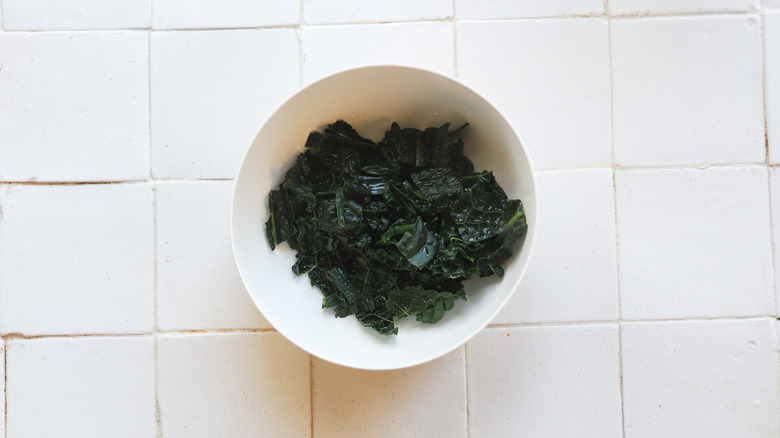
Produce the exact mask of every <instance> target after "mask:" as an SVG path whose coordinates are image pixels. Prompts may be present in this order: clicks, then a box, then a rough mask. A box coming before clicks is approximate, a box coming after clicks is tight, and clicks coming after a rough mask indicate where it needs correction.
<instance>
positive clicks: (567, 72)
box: [458, 18, 612, 169]
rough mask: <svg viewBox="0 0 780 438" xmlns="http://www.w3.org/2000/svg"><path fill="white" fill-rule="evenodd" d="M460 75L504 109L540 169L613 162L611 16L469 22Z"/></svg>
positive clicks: (464, 27) (462, 31)
mask: <svg viewBox="0 0 780 438" xmlns="http://www.w3.org/2000/svg"><path fill="white" fill-rule="evenodd" d="M528 41H533V44H529V43H527V42H528ZM507 53H511V56H507ZM458 77H459V78H460V79H461V80H463V81H464V82H466V83H468V84H470V85H472V86H473V87H475V88H476V89H477V90H478V91H480V92H481V93H483V94H485V95H486V96H487V97H488V98H490V99H491V100H492V101H493V102H494V103H495V104H496V106H498V107H499V108H500V109H501V110H502V111H504V113H505V114H506V115H507V117H508V118H509V119H510V120H511V122H512V123H513V124H514V126H515V127H516V128H517V131H518V132H519V133H520V137H521V138H522V139H523V141H524V142H525V146H526V147H527V148H528V149H529V152H530V154H531V158H532V160H533V164H534V165H535V166H536V168H537V169H539V168H542V169H544V168H554V167H568V166H590V165H599V164H609V163H611V161H612V137H611V135H612V134H611V131H610V126H611V121H610V97H609V96H610V84H609V35H608V28H607V21H606V20H604V19H598V18H588V19H576V20H571V19H568V20H567V19H558V20H522V21H505V22H475V23H463V24H461V25H460V27H459V31H458Z"/></svg>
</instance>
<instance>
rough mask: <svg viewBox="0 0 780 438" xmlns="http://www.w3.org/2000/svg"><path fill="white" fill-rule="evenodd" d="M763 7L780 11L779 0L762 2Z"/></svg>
mask: <svg viewBox="0 0 780 438" xmlns="http://www.w3.org/2000/svg"><path fill="white" fill-rule="evenodd" d="M764 7H765V8H776V9H780V0H764Z"/></svg>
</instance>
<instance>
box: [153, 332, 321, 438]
mask: <svg viewBox="0 0 780 438" xmlns="http://www.w3.org/2000/svg"><path fill="white" fill-rule="evenodd" d="M157 360H158V365H157V368H158V371H157V373H158V382H157V386H158V389H157V391H158V397H159V402H160V416H161V426H162V436H164V437H166V438H178V437H186V438H198V437H204V438H211V437H216V436H229V437H231V438H244V437H246V438H250V437H257V436H258V434H260V435H262V436H268V437H277V436H278V437H281V436H284V437H290V438H295V437H310V436H311V417H310V415H311V405H310V376H309V366H310V363H309V362H310V359H309V355H308V354H306V353H304V352H303V351H302V350H300V349H298V348H297V347H295V346H294V345H293V344H291V343H290V342H288V341H287V340H286V339H284V338H283V337H282V336H281V335H279V334H277V333H235V334H207V335H187V336H161V337H160V338H159V340H158V346H157Z"/></svg>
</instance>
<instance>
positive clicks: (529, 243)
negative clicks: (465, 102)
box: [229, 63, 540, 371]
mask: <svg viewBox="0 0 780 438" xmlns="http://www.w3.org/2000/svg"><path fill="white" fill-rule="evenodd" d="M383 68H399V69H407V70H416V71H419V72H423V73H426V74H429V75H433V76H438V77H439V78H441V79H444V80H446V81H450V82H453V83H455V84H456V85H459V86H461V87H463V88H465V89H466V90H467V91H469V92H471V93H473V94H474V95H475V96H477V97H478V98H479V99H481V100H482V101H483V102H485V103H486V104H487V105H488V106H489V107H490V108H491V109H493V110H494V111H495V112H496V114H498V115H499V117H501V118H502V119H503V121H504V122H505V123H506V124H507V126H508V127H509V129H511V131H512V134H513V135H514V136H515V137H516V138H517V140H518V142H519V144H520V147H521V148H522V150H523V153H524V155H525V159H526V162H527V163H528V167H529V169H530V172H529V178H530V179H531V185H532V190H531V192H532V193H533V197H534V207H535V208H534V211H533V214H532V216H530V217H528V221H529V222H531V223H533V224H534V232H533V233H526V240H525V241H524V242H523V251H526V252H527V254H528V257H527V259H526V262H525V264H524V265H523V266H522V267H521V269H520V273H519V275H518V277H517V280H516V281H515V283H514V284H512V285H511V287H510V291H509V293H508V294H507V296H506V297H505V298H504V300H503V301H502V302H501V304H500V305H499V306H497V307H496V309H495V310H494V311H493V312H492V313H491V315H490V317H489V318H486V319H485V321H484V322H483V323H481V324H480V325H479V326H477V327H476V328H475V329H474V330H473V331H472V332H471V333H469V334H468V336H465V337H464V338H463V339H462V340H461V341H460V342H458V343H457V344H455V345H453V346H452V347H451V348H449V349H447V350H444V351H442V352H440V353H438V354H435V355H431V356H430V357H427V358H425V359H423V360H417V361H414V362H410V363H407V364H403V365H394V366H381V365H380V366H374V367H366V366H356V365H353V364H350V363H347V362H345V361H339V360H334V359H332V358H324V357H321V356H319V355H317V354H314V353H312V352H310V351H309V350H307V349H306V348H304V347H303V346H301V345H299V344H298V343H297V342H295V341H294V340H292V339H290V338H289V337H287V336H286V335H285V334H284V333H282V332H281V331H279V330H278V329H277V328H276V325H274V324H273V322H272V321H271V320H270V319H269V318H268V317H267V316H266V315H265V314H264V313H263V311H262V310H261V309H260V306H258V303H257V301H256V300H255V297H254V296H253V295H252V293H251V292H250V291H249V287H248V286H247V284H246V281H245V280H244V273H243V272H242V268H241V264H240V263H239V260H238V254H237V252H236V240H235V238H236V235H235V227H234V223H235V222H234V217H233V216H234V214H235V204H236V197H237V193H238V190H237V189H238V181H239V177H240V176H241V170H242V169H243V167H244V164H245V162H246V159H247V157H248V155H249V153H250V152H251V151H252V146H253V145H254V142H255V141H256V140H257V137H258V136H259V135H260V133H261V132H262V130H263V129H264V128H265V126H266V125H267V124H268V122H269V121H270V120H271V119H272V118H273V117H274V116H275V115H276V113H277V112H278V111H279V110H280V109H281V108H282V107H284V106H285V105H287V104H288V103H289V102H290V101H291V100H293V99H295V98H296V97H298V96H299V95H300V94H303V93H304V92H306V91H308V89H309V88H312V87H314V86H315V85H317V84H319V83H320V82H324V81H327V80H329V79H330V78H332V77H334V76H338V75H342V74H345V73H351V72H353V71H356V70H372V69H383ZM536 172H537V171H536V170H535V167H534V165H533V161H532V159H531V156H530V154H529V152H528V148H527V147H526V145H525V142H524V141H523V139H522V137H521V136H520V134H519V133H518V132H517V129H516V128H515V126H514V124H513V123H512V122H511V119H510V118H509V117H507V115H506V114H505V113H504V112H503V111H502V110H501V109H500V108H498V107H497V106H496V105H495V104H494V103H493V102H492V101H491V100H490V99H488V98H487V97H485V96H484V95H483V94H482V93H481V92H479V91H478V90H475V89H474V88H473V87H471V86H470V85H468V84H466V83H464V82H462V81H461V80H459V79H458V78H455V77H452V76H448V75H446V74H444V73H441V72H438V71H434V70H431V69H428V68H424V67H418V66H415V65H410V64H403V63H368V64H362V65H358V66H351V67H347V68H343V69H340V70H336V71H334V72H332V73H329V74H326V75H323V76H321V77H319V78H317V79H315V80H313V81H311V82H309V83H308V84H305V85H302V86H301V87H299V88H298V89H297V90H295V91H294V92H293V93H291V94H290V95H289V96H287V98H285V99H284V100H282V101H281V102H280V103H279V104H278V105H276V106H275V107H274V109H273V110H272V111H271V112H269V113H268V115H267V116H266V117H265V118H264V119H263V121H262V123H261V124H260V125H259V128H258V129H257V131H256V133H255V135H254V136H253V137H252V141H251V142H250V143H249V147H247V148H246V150H245V151H244V153H243V154H242V157H241V160H240V161H239V164H238V169H237V171H236V172H235V173H234V175H235V176H234V177H233V193H232V196H231V199H230V217H229V221H230V225H229V232H230V248H231V252H232V254H233V262H234V263H235V266H236V269H237V271H238V274H239V277H240V278H241V284H242V285H243V286H244V290H245V291H246V293H247V294H248V295H249V298H250V300H252V304H253V305H254V306H255V308H256V309H257V310H258V311H259V312H260V313H261V314H262V315H263V318H264V319H265V320H266V321H267V322H268V324H269V325H270V326H271V327H272V329H273V331H275V332H277V333H279V334H280V335H282V336H283V337H284V338H285V339H287V340H288V341H289V342H291V343H292V344H294V345H295V346H296V347H298V348H300V349H301V350H303V351H305V352H306V353H307V354H310V355H311V356H313V357H317V358H318V359H320V360H324V361H326V362H329V363H333V364H336V365H340V366H344V367H347V368H353V369H360V370H372V371H389V370H397V369H404V368H410V367H414V366H417V365H422V364H425V363H428V362H431V361H434V360H436V359H439V358H441V357H443V356H445V355H447V354H449V353H451V352H453V351H455V350H456V349H458V348H460V347H462V346H464V345H465V344H466V343H468V342H469V341H470V340H471V339H473V338H474V337H475V336H476V335H477V334H479V333H480V332H482V331H483V330H484V329H485V328H486V327H487V326H488V325H490V322H491V321H493V320H494V319H495V317H496V315H498V313H499V312H501V310H502V309H504V307H506V304H507V303H508V302H509V300H511V299H512V297H513V296H514V295H515V293H516V292H517V290H518V289H519V287H520V283H521V282H522V280H523V278H524V277H525V275H526V273H527V271H528V265H529V264H530V263H531V260H532V258H533V253H534V250H535V248H536V241H537V236H538V234H539V226H540V224H539V220H538V218H539V208H540V203H539V187H538V180H537V178H536ZM529 234H531V235H529ZM526 247H527V248H526Z"/></svg>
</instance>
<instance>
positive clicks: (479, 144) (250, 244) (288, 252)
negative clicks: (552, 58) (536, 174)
mask: <svg viewBox="0 0 780 438" xmlns="http://www.w3.org/2000/svg"><path fill="white" fill-rule="evenodd" d="M337 119H343V120H345V121H347V122H349V123H350V124H351V125H352V126H353V127H354V128H355V129H357V131H358V132H359V133H360V134H361V135H364V136H366V137H369V138H371V139H373V140H375V141H376V140H379V139H381V138H382V136H383V134H384V131H385V130H386V129H388V128H389V126H390V124H391V122H393V121H396V122H398V123H399V124H400V125H401V126H402V127H414V128H420V129H422V128H426V127H428V126H439V125H441V124H443V123H445V122H450V123H451V124H452V125H453V127H456V126H460V125H461V124H463V123H465V122H468V123H469V127H468V128H466V129H465V130H464V137H463V138H464V142H465V149H464V150H465V152H466V154H467V155H468V156H469V158H471V159H472V161H473V162H474V165H475V170H477V171H480V170H484V169H487V170H493V171H494V173H495V175H496V178H497V179H498V182H499V183H500V184H501V186H502V187H503V188H504V189H505V191H506V192H507V194H508V195H509V197H510V198H520V199H522V201H523V204H524V206H525V210H526V215H527V217H528V225H529V228H528V234H527V235H526V237H525V239H524V241H522V242H520V243H519V245H518V248H519V249H518V250H517V251H516V254H515V255H514V256H513V257H512V259H510V260H509V261H508V262H507V263H506V264H505V268H506V274H505V276H504V278H503V280H500V281H499V280H497V279H495V278H488V279H474V280H470V281H468V282H466V291H467V293H468V301H467V302H462V301H461V302H457V303H456V305H455V308H454V309H453V310H451V311H450V312H447V314H445V316H444V318H443V319H442V320H441V321H440V322H439V323H437V324H434V325H424V324H420V323H417V322H416V321H414V318H406V319H405V320H401V321H399V324H398V327H399V333H398V335H397V336H383V335H379V334H376V333H374V332H373V330H370V329H367V328H365V327H363V326H362V325H360V323H359V322H357V320H356V319H355V318H354V316H350V317H348V318H344V319H337V318H335V317H334V316H333V313H332V311H331V310H330V309H325V310H323V309H322V308H321V303H322V294H321V293H320V292H319V290H317V289H315V288H314V287H312V286H311V285H310V284H309V280H308V277H307V276H305V275H303V276H301V277H296V276H295V275H294V274H293V273H292V271H291V270H290V267H291V266H292V264H293V262H294V256H295V252H294V251H293V250H292V249H290V248H289V247H288V246H287V245H286V244H283V245H281V246H279V247H277V249H276V250H275V251H271V249H270V248H269V246H268V243H267V242H266V238H265V230H264V223H265V220H266V218H267V216H268V211H267V206H268V199H267V198H268V192H269V190H271V189H273V188H276V187H277V186H278V184H279V183H280V182H281V178H283V176H284V173H285V172H286V170H287V169H288V168H289V167H290V166H291V165H292V164H293V163H294V161H295V157H296V156H297V154H298V153H299V152H300V151H301V150H302V149H303V144H304V142H305V140H306V137H307V136H308V133H309V132H310V131H311V130H313V129H319V128H322V127H324V126H325V125H327V124H328V123H331V122H333V121H335V120H337ZM536 210H537V202H536V190H535V186H534V178H533V172H532V168H531V165H530V163H529V160H528V156H527V152H526V150H525V149H524V148H523V146H522V144H521V143H520V140H519V138H518V137H517V135H516V133H515V131H514V129H513V128H512V126H511V125H510V124H509V123H508V122H507V121H506V120H505V118H504V117H503V116H502V115H501V113H500V112H499V111H497V110H496V109H495V108H494V107H493V106H492V105H490V104H489V103H488V102H486V101H485V100H484V99H483V98H482V97H481V96H479V95H478V94H477V93H475V92H474V91H472V90H471V89H469V88H468V87H466V86H464V85H462V84H461V83H459V82H457V81H455V80H453V79H450V78H447V77H444V76H441V75H439V74H437V73H433V72H429V71H426V70H421V69H417V68H411V67H402V66H372V67H362V68H358V69H353V70H347V71H344V72H341V73H338V74H335V75H332V76H329V77H326V78H323V79H321V80H319V81H317V82H315V83H313V84H311V85H309V86H307V87H306V88H303V89H302V90H300V91H299V92H298V93H296V94H295V95H293V96H292V97H291V98H290V99H289V100H288V101H287V102H285V103H284V104H283V105H282V106H281V107H280V108H279V109H278V110H277V111H276V112H275V113H274V114H273V115H272V116H271V117H270V118H269V119H268V121H267V122H266V123H265V125H264V126H263V127H262V129H261V130H260V132H259V133H258V135H257V137H256V138H255V140H254V142H253V143H252V145H251V147H250V149H249V151H248V152H247V154H246V156H245V158H244V162H243V164H242V166H241V169H240V171H239V174H238V177H237V179H236V187H235V194H234V199H233V211H232V219H231V221H232V224H231V233H232V239H233V249H234V254H235V258H236V263H237V265H238V269H239V272H240V274H241V278H242V279H243V281H244V284H245V286H246V288H247V290H248V292H249V294H250V296H251V297H252V299H253V300H254V302H255V304H256V305H257V307H258V308H259V309H260V311H261V312H262V313H263V315H264V316H265V317H266V319H268V321H269V322H270V323H271V324H272V325H273V326H274V328H276V329H277V330H278V331H279V332H280V333H281V334H282V335H284V336H285V337H287V338H288V339H289V340H290V341H292V342H293V343H295V344H297V345H298V346H299V347H301V348H303V349H304V350H306V351H308V352H309V353H311V354H313V355H315V356H318V357H320V358H322V359H325V360H328V361H330V362H334V363H337V364H341V365H345V366H350V367H355V368H363V369H394V368H402V367H407V366H412V365H417V364H420V363H423V362H427V361H429V360H432V359H435V358H437V357H439V356H441V355H443V354H445V353H447V352H449V351H451V350H453V349H455V348H457V347H458V346H459V345H461V344H463V343H464V342H466V341H467V340H468V339H469V338H471V337H472V336H473V335H474V334H476V333H477V332H478V331H479V330H481V329H482V328H484V327H485V325H487V323H488V322H489V321H490V320H491V319H492V318H493V317H494V316H495V314H496V313H498V311H499V310H500V309H501V307H502V306H503V305H504V303H505V302H506V301H507V300H508V299H509V297H510V296H511V294H512V292H513V291H514V289H515V288H516V286H517V284H518V282H519V280H520V278H521V276H522V274H523V272H524V271H525V267H526V265H527V262H528V258H529V256H530V253H531V247H532V246H533V245H532V244H533V241H534V236H535V234H536V226H537V225H536V217H537V213H536Z"/></svg>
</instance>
